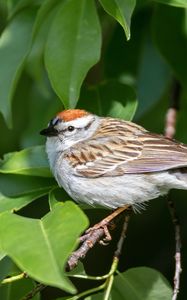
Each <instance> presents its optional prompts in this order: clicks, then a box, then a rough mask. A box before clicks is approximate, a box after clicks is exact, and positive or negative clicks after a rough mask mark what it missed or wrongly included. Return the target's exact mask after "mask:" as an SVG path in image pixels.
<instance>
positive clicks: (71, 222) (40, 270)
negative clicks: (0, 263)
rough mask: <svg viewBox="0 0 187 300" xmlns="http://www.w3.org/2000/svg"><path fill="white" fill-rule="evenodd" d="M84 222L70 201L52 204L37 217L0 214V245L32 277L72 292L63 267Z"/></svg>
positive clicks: (75, 243) (85, 223)
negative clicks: (49, 210) (51, 206)
mask: <svg viewBox="0 0 187 300" xmlns="http://www.w3.org/2000/svg"><path fill="white" fill-rule="evenodd" d="M87 225H88V220H87V218H86V216H85V215H84V214H83V212H82V211H81V210H80V209H79V207H78V206H76V205H75V204H74V203H73V202H66V203H65V204H58V205H56V206H55V207H54V209H53V210H52V211H51V212H49V213H48V214H47V215H46V216H45V217H44V218H42V219H41V220H34V219H30V218H25V217H21V216H18V215H14V214H11V213H8V212H5V213H2V214H1V215H0V244H1V245H2V248H3V250H4V251H5V252H6V253H7V255H8V256H10V257H11V258H12V260H13V261H14V262H15V263H16V264H17V265H18V267H19V268H21V269H22V270H24V271H26V272H27V273H28V275H29V276H30V277H32V278H33V279H35V280H37V281H39V282H42V283H44V284H47V285H52V286H55V287H58V288H61V289H63V290H65V291H67V292H70V293H74V292H75V288H74V287H73V286H72V284H71V282H70V281H69V280H68V279H67V277H66V276H65V272H64V268H65V265H66V261H67V259H68V257H69V255H70V253H71V252H72V251H73V249H74V248H75V247H76V245H77V238H78V236H79V235H80V234H81V233H82V232H83V230H84V229H85V228H86V227H87ZM7 228H11V230H8V231H7V230H6V229H7ZM18 233H19V238H18V235H17V234H18Z"/></svg>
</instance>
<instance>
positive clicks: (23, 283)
mask: <svg viewBox="0 0 187 300" xmlns="http://www.w3.org/2000/svg"><path fill="white" fill-rule="evenodd" d="M20 273H21V271H20V270H19V269H18V268H17V267H16V265H15V264H14V263H13V261H12V260H11V259H10V258H9V257H8V256H6V257H5V258H4V259H3V260H2V261H0V280H3V279H5V278H6V277H12V276H16V275H18V274H20ZM35 286H36V284H35V283H34V282H33V280H31V279H29V278H27V279H22V280H18V281H14V282H10V283H6V284H2V285H0V295H1V299H2V300H20V299H22V298H23V297H24V296H25V295H26V294H27V293H28V292H30V291H31V290H32V289H33V288H34V287H35ZM33 299H34V300H39V299H40V295H39V294H37V295H36V296H35V297H34V298H33Z"/></svg>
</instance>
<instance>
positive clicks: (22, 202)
mask: <svg viewBox="0 0 187 300" xmlns="http://www.w3.org/2000/svg"><path fill="white" fill-rule="evenodd" d="M48 192H49V188H46V190H43V191H37V192H34V193H30V194H28V195H24V196H22V197H7V196H5V195H3V194H1V193H0V212H3V211H17V210H19V209H21V208H23V207H24V206H26V205H28V204H29V203H31V202H32V201H34V200H36V199H38V198H40V197H42V196H44V195H46V194H47V193H48Z"/></svg>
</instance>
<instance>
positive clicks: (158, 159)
mask: <svg viewBox="0 0 187 300" xmlns="http://www.w3.org/2000/svg"><path fill="white" fill-rule="evenodd" d="M115 121H116V120H115ZM119 122H120V123H123V129H121V130H120V134H119V129H117V128H116V132H114V128H115V126H116V124H115V126H113V127H112V133H113V135H111V134H108V130H109V128H107V125H106V126H105V127H104V131H105V134H104V131H103V134H102V133H101V134H97V133H96V134H95V136H93V138H92V139H91V140H87V141H85V142H81V143H78V144H77V145H76V148H75V149H73V150H72V149H71V151H70V152H69V154H68V153H67V155H66V156H68V158H69V159H70V161H71V163H72V166H73V167H74V169H75V175H77V176H84V177H88V178H89V177H90V178H91V177H100V176H120V175H123V174H133V173H137V174H138V173H149V172H158V171H164V170H168V169H174V168H179V167H185V166H186V167H187V146H186V145H184V144H181V143H177V142H175V141H172V140H169V139H167V138H165V137H164V136H162V135H157V134H151V133H149V132H147V131H146V130H145V131H144V129H143V128H141V127H140V126H137V128H136V127H135V126H136V125H135V124H134V123H131V122H121V121H119ZM126 124H127V127H126V126H125V125H126ZM131 124H132V127H131ZM108 127H109V126H108ZM131 128H132V131H131ZM101 130H102V127H101ZM130 131H131V132H130ZM99 132H100V131H99ZM83 153H84V154H83ZM88 162H89V163H91V164H89V163H88ZM86 163H87V164H86Z"/></svg>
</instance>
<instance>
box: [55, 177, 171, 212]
mask: <svg viewBox="0 0 187 300" xmlns="http://www.w3.org/2000/svg"><path fill="white" fill-rule="evenodd" d="M157 175H158V174H157ZM58 182H59V185H61V186H63V187H64V189H65V190H66V191H67V193H68V194H69V195H70V196H71V197H72V198H73V199H74V200H75V201H77V202H83V203H86V204H89V205H92V206H104V207H107V208H112V209H115V208H117V207H121V206H124V205H125V204H130V205H134V206H135V207H136V206H137V207H138V204H141V203H142V202H145V201H148V200H150V199H154V198H157V197H158V196H160V195H163V194H166V193H167V191H168V189H169V187H167V186H166V185H165V184H163V180H160V184H159V183H158V180H156V181H155V178H154V175H153V176H152V175H150V174H139V175H138V174H125V175H123V176H116V177H99V178H84V177H78V176H72V175H71V176H68V174H67V173H66V178H65V177H60V178H59V179H58Z"/></svg>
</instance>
